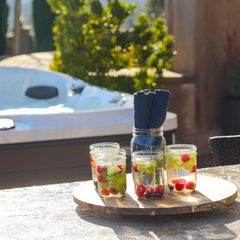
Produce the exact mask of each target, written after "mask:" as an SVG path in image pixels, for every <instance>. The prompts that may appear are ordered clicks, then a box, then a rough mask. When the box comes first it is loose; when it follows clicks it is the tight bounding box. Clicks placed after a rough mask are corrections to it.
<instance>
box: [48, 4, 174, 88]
mask: <svg viewBox="0 0 240 240" xmlns="http://www.w3.org/2000/svg"><path fill="white" fill-rule="evenodd" d="M47 1H48V3H49V4H50V6H51V8H52V10H53V11H54V12H55V13H57V14H58V16H57V17H56V19H55V26H54V28H53V31H54V40H55V45H56V48H57V51H56V52H55V53H54V60H53V63H52V64H51V65H50V68H51V69H52V70H55V71H60V72H63V73H67V74H69V75H72V76H75V77H77V78H80V79H82V80H84V81H86V82H89V83H91V84H96V85H99V86H103V87H106V88H109V89H114V90H119V91H124V92H130V93H133V92H134V91H138V90H141V89H144V88H148V89H152V88H153V87H154V86H155V85H154V84H155V81H156V80H157V79H158V78H159V76H160V75H161V74H162V70H163V68H169V67H170V65H171V61H172V58H173V51H172V44H173V37H172V36H170V35H167V32H166V31H167V29H166V26H165V24H164V21H163V19H161V18H157V19H155V21H154V22H153V23H151V22H150V19H149V18H148V17H147V16H146V15H144V14H141V15H140V16H139V17H138V23H137V24H135V25H134V28H133V31H131V32H129V31H121V26H122V24H123V23H124V21H125V20H126V18H127V17H128V16H129V15H131V14H132V13H133V10H134V8H135V7H136V4H133V3H132V4H129V3H124V2H120V1H118V0H109V1H108V3H107V4H106V6H103V5H102V4H101V3H100V1H99V0H90V1H89V2H88V1H85V0H47ZM124 68H126V69H129V70H130V69H133V68H137V69H138V70H139V71H137V72H136V73H135V76H127V75H126V74H125V76H122V75H120V76H119V75H117V76H114V75H111V74H110V73H111V71H112V70H115V71H118V70H120V69H124Z"/></svg>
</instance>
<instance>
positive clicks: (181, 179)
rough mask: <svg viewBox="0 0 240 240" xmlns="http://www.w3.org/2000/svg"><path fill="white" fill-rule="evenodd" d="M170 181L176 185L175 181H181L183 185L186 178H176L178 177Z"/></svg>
mask: <svg viewBox="0 0 240 240" xmlns="http://www.w3.org/2000/svg"><path fill="white" fill-rule="evenodd" d="M171 182H172V184H173V185H176V184H177V183H182V184H184V185H185V184H186V183H187V180H186V179H183V178H178V179H172V181H171Z"/></svg>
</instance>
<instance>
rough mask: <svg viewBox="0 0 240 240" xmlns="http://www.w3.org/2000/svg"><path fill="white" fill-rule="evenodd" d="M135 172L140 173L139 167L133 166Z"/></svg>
mask: <svg viewBox="0 0 240 240" xmlns="http://www.w3.org/2000/svg"><path fill="white" fill-rule="evenodd" d="M133 171H134V172H139V170H138V168H137V165H135V164H133Z"/></svg>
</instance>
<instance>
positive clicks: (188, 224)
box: [76, 201, 240, 240]
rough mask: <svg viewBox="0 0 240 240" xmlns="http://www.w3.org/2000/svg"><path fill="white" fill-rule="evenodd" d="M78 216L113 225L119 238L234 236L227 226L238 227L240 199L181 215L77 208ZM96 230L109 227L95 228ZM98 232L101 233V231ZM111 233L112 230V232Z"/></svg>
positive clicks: (213, 237)
mask: <svg viewBox="0 0 240 240" xmlns="http://www.w3.org/2000/svg"><path fill="white" fill-rule="evenodd" d="M76 212H77V214H78V216H79V217H80V218H81V219H82V220H84V221H86V222H87V223H89V224H94V225H98V226H102V227H107V228H111V229H112V230H113V231H114V232H115V233H116V235H117V237H118V239H121V240H125V239H161V240H162V239H235V238H238V237H239V236H238V235H237V233H235V232H234V231H232V230H231V229H229V228H228V227H227V225H228V224H233V223H234V222H236V223H235V225H232V228H234V229H236V230H238V232H239V228H240V225H239V223H237V221H238V220H239V219H240V203H239V202H237V201H234V202H233V203H231V204H229V205H226V206H222V207H221V208H218V209H215V210H210V211H205V212H198V213H188V214H178V215H158V216H144V215H143V216H139V215H135V216H133V215H117V214H107V213H102V212H94V211H91V210H87V209H82V208H80V207H79V206H78V207H77V208H76ZM95 229H96V231H100V232H101V231H105V232H107V231H108V230H107V229H104V230H103V229H102V228H95ZM100 232H99V234H101V233H100ZM109 236H110V232H109Z"/></svg>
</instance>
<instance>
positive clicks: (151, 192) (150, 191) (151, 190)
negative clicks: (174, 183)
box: [145, 187, 155, 195]
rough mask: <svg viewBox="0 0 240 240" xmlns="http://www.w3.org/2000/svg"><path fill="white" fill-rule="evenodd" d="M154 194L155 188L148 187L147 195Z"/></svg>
mask: <svg viewBox="0 0 240 240" xmlns="http://www.w3.org/2000/svg"><path fill="white" fill-rule="evenodd" d="M154 192H155V191H154V188H151V187H147V190H146V192H145V194H149V195H152V194H153V193H154Z"/></svg>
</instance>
